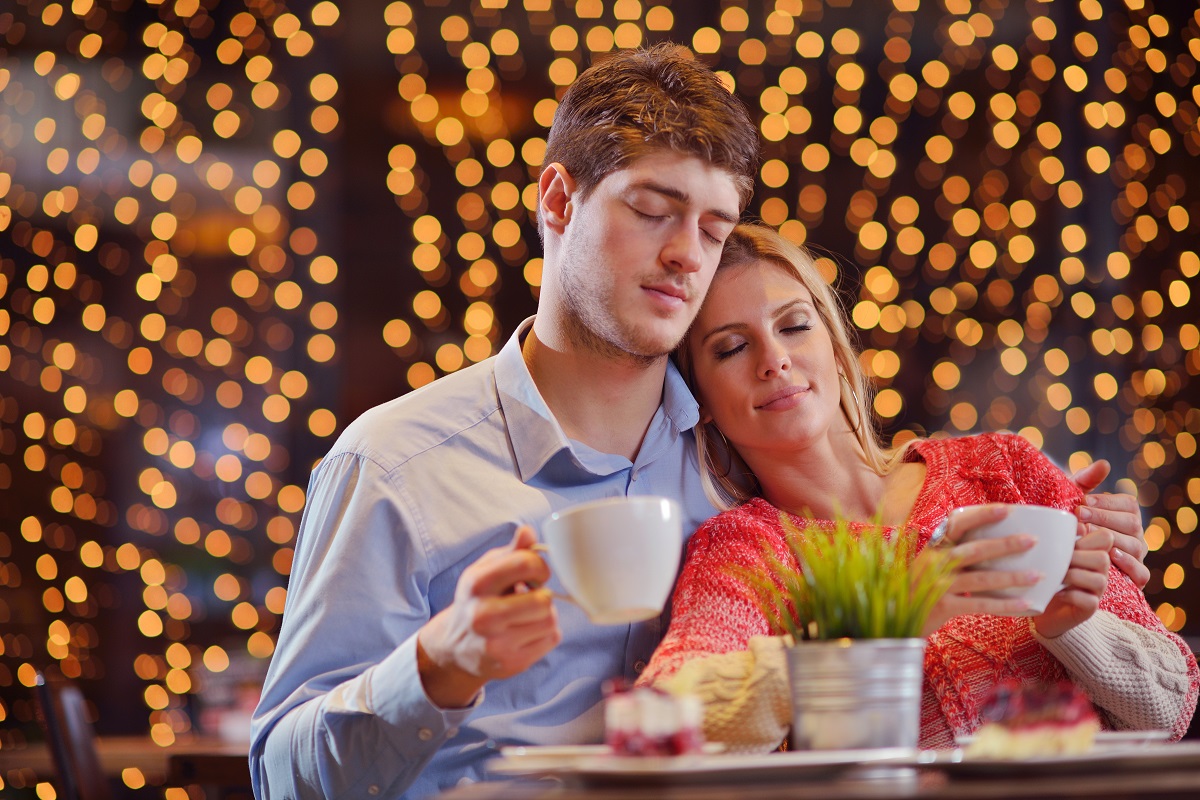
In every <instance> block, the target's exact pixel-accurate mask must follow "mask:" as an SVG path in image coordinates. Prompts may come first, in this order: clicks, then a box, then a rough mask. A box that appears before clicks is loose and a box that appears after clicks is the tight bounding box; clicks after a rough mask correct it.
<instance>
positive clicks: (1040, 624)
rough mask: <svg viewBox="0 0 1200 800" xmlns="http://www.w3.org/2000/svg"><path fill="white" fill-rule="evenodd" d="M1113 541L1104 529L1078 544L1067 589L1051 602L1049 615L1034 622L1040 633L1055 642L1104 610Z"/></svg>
mask: <svg viewBox="0 0 1200 800" xmlns="http://www.w3.org/2000/svg"><path fill="white" fill-rule="evenodd" d="M1112 540H1113V535H1112V532H1111V531H1108V530H1104V529H1100V530H1097V531H1094V532H1092V533H1089V534H1088V535H1087V536H1084V537H1083V538H1082V539H1077V540H1076V541H1075V551H1074V552H1073V553H1072V554H1071V566H1069V567H1068V568H1067V575H1066V577H1065V578H1063V584H1064V586H1063V588H1062V589H1060V590H1059V592H1058V594H1056V595H1054V597H1053V598H1051V599H1050V602H1049V604H1047V605H1046V611H1045V612H1044V613H1042V614H1039V615H1037V616H1036V617H1034V618H1033V624H1034V626H1035V627H1036V628H1037V632H1038V633H1040V634H1041V635H1042V636H1045V637H1046V638H1048V639H1053V638H1054V637H1055V636H1060V635H1062V634H1063V633H1065V632H1066V631H1068V630H1070V629H1071V628H1074V627H1075V626H1076V625H1078V624H1079V623H1081V622H1083V621H1084V620H1086V619H1088V618H1089V617H1091V616H1092V615H1093V614H1095V613H1096V609H1098V608H1100V597H1101V596H1102V595H1103V594H1104V590H1105V589H1106V588H1108V567H1109V563H1110V562H1109V560H1108V553H1109V551H1110V550H1112V546H1113V543H1112Z"/></svg>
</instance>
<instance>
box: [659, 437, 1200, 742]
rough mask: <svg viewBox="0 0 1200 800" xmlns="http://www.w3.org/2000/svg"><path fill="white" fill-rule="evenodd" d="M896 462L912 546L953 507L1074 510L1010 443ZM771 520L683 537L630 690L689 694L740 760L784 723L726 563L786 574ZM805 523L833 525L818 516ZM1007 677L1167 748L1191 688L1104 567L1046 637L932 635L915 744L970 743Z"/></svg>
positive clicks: (1176, 660)
mask: <svg viewBox="0 0 1200 800" xmlns="http://www.w3.org/2000/svg"><path fill="white" fill-rule="evenodd" d="M907 460H909V461H918V460H919V461H924V462H925V465H926V476H925V482H924V484H923V486H922V487H921V490H920V492H919V493H918V496H917V500H916V503H915V505H914V506H913V510H912V513H911V514H910V516H909V519H908V523H907V526H908V527H909V528H910V529H911V530H913V531H914V532H915V534H916V535H917V537H918V544H919V547H924V546H925V544H926V543H927V542H928V541H929V537H930V536H931V535H932V533H933V531H934V529H935V528H936V527H937V525H938V524H939V523H940V522H941V521H942V520H943V519H945V518H946V515H947V514H948V513H949V512H950V510H951V509H954V508H957V507H959V506H966V505H973V504H976V503H990V502H1002V503H1024V504H1030V505H1044V506H1052V507H1054V508H1060V509H1063V510H1065V511H1070V512H1072V513H1074V511H1075V509H1076V508H1077V507H1078V505H1079V504H1080V503H1081V502H1082V494H1081V493H1080V491H1079V489H1078V488H1077V487H1076V486H1075V484H1074V483H1072V482H1071V480H1070V479H1069V478H1068V477H1067V476H1066V475H1064V474H1063V472H1062V471H1061V470H1060V469H1059V468H1058V467H1056V466H1055V465H1054V464H1053V463H1052V462H1050V460H1049V459H1047V458H1046V457H1045V456H1044V455H1043V454H1042V453H1041V452H1040V451H1039V450H1038V449H1037V448H1036V447H1034V446H1033V445H1032V444H1030V443H1029V442H1028V441H1027V440H1025V439H1024V438H1022V437H1020V436H1016V435H1013V434H981V435H978V436H968V437H962V438H955V439H931V440H927V441H924V442H921V443H919V444H918V445H916V446H915V447H913V448H912V449H911V450H910V451H909V452H908V455H907ZM779 514H780V512H779V510H778V509H776V508H775V507H774V506H772V505H771V504H769V503H767V502H766V501H765V500H761V499H756V500H751V501H750V502H748V503H746V504H744V505H742V506H741V507H739V508H736V509H734V510H732V511H727V512H725V513H723V514H720V515H718V516H716V517H714V518H713V519H711V520H709V521H708V522H706V523H705V524H704V525H703V526H702V527H701V528H700V530H699V531H697V532H696V535H695V536H693V537H692V540H691V543H690V544H689V547H688V557H687V562H686V564H685V565H684V569H683V572H682V574H681V575H680V579H679V583H678V584H677V586H676V589H675V597H674V601H673V606H672V621H671V627H670V630H669V631H668V632H667V636H666V638H665V639H664V640H663V642H662V644H661V645H660V646H659V648H658V650H657V651H656V652H655V655H654V658H653V659H652V660H651V662H650V665H649V666H648V667H647V669H646V671H645V674H644V675H643V676H642V678H641V680H640V681H639V682H640V683H644V684H658V685H664V686H667V687H669V688H673V689H676V690H680V689H683V690H687V691H694V692H696V693H698V694H700V695H701V697H702V698H704V700H705V702H706V709H707V710H706V720H705V732H706V734H707V735H708V736H709V737H710V738H712V739H713V740H715V741H724V742H727V743H729V744H730V745H731V746H733V747H735V748H736V749H741V750H768V749H771V748H772V747H774V746H777V745H778V744H779V742H780V741H781V740H782V738H783V735H784V734H785V733H786V730H787V725H788V723H789V722H790V703H785V702H784V700H786V698H787V695H788V689H787V679H786V672H785V670H786V666H785V664H784V657H783V646H784V644H783V642H782V641H781V639H780V637H778V636H777V635H776V634H778V633H779V631H772V630H771V629H770V625H769V623H768V621H767V619H766V617H765V616H764V615H763V614H762V612H761V611H760V610H759V608H758V606H757V604H756V603H755V602H754V600H753V595H752V593H751V592H750V590H749V589H748V588H747V587H745V586H744V585H742V583H741V582H740V581H739V580H738V579H737V578H736V577H734V576H733V575H732V574H730V571H729V567H730V566H731V565H735V564H736V565H740V566H743V567H748V568H751V569H757V570H761V571H764V572H765V571H767V565H766V559H765V557H764V548H769V549H770V550H771V551H772V552H773V553H774V555H775V557H776V558H779V559H781V560H782V561H783V563H785V564H791V565H793V566H796V567H797V568H798V565H796V562H795V558H794V556H792V554H791V551H790V549H789V548H788V546H787V542H786V534H785V533H784V530H783V526H782V524H781V523H780V519H779ZM796 522H797V523H798V524H800V525H801V526H803V525H804V524H808V521H806V520H800V519H796ZM815 524H817V525H819V526H822V527H827V528H830V529H832V527H833V522H832V521H829V520H817V521H815ZM852 527H855V528H857V529H858V530H861V529H862V528H863V527H865V526H863V525H861V524H860V525H856V526H852ZM1008 678H1013V679H1016V680H1019V681H1023V682H1054V681H1059V680H1064V679H1071V680H1073V681H1074V682H1075V683H1076V684H1077V685H1079V686H1080V687H1081V688H1082V689H1083V690H1084V691H1086V692H1087V693H1088V695H1089V697H1090V698H1091V699H1092V701H1093V703H1094V704H1095V705H1096V706H1097V707H1098V710H1100V712H1101V716H1102V718H1103V721H1104V723H1105V725H1106V726H1107V727H1110V728H1137V729H1165V730H1170V731H1171V734H1172V737H1173V738H1175V739H1178V738H1180V737H1181V736H1182V735H1183V734H1184V732H1186V730H1187V728H1188V724H1189V722H1190V720H1191V718H1192V713H1193V712H1194V711H1195V708H1196V698H1197V692H1198V690H1200V670H1198V669H1197V666H1196V659H1195V657H1194V656H1193V655H1192V653H1191V651H1190V650H1189V649H1188V647H1187V645H1186V644H1185V643H1184V642H1183V640H1182V639H1181V638H1180V637H1178V636H1177V635H1175V634H1174V633H1171V632H1170V631H1168V630H1167V629H1166V628H1165V627H1164V626H1163V624H1162V623H1161V622H1160V621H1159V619H1158V617H1156V616H1155V615H1154V612H1153V611H1151V609H1150V606H1149V605H1148V604H1147V602H1146V598H1145V596H1144V595H1143V594H1142V592H1141V591H1140V590H1139V589H1138V588H1137V587H1136V586H1134V585H1133V583H1132V582H1131V581H1130V580H1129V578H1128V577H1127V576H1126V575H1125V574H1124V573H1122V572H1121V571H1120V570H1118V569H1116V568H1111V569H1110V570H1109V577H1108V588H1107V590H1106V591H1105V593H1104V596H1103V597H1102V598H1101V600H1100V611H1098V612H1097V613H1096V614H1095V615H1093V617H1092V618H1091V619H1089V620H1088V621H1087V622H1086V623H1084V624H1082V625H1079V626H1077V627H1076V628H1074V629H1072V630H1070V631H1068V632H1066V633H1064V634H1063V635H1062V636H1059V637H1056V638H1055V639H1045V638H1044V637H1041V636H1038V635H1037V634H1036V631H1034V630H1033V626H1032V624H1031V622H1030V620H1029V619H1027V618H1025V617H995V616H990V615H964V616H958V617H954V618H952V619H950V620H949V621H947V622H946V624H945V625H943V626H942V627H941V628H939V629H938V630H937V631H935V632H934V633H933V634H932V635H931V636H930V637H929V641H928V646H927V648H926V653H925V686H924V697H923V700H922V708H921V738H920V743H921V746H922V747H950V746H953V744H954V737H955V736H959V735H964V734H970V733H973V732H974V731H975V730H976V729H977V728H978V727H979V724H980V722H979V714H980V710H981V705H982V703H983V701H984V699H985V697H986V695H987V692H988V690H989V689H990V687H992V686H994V685H995V684H996V683H998V682H1000V681H1002V680H1005V679H1008ZM781 693H782V694H781ZM781 698H783V700H781Z"/></svg>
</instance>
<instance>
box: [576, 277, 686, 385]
mask: <svg viewBox="0 0 1200 800" xmlns="http://www.w3.org/2000/svg"><path fill="white" fill-rule="evenodd" d="M558 280H559V291H560V292H561V296H562V300H563V308H564V311H565V314H564V320H563V323H564V324H563V327H564V331H565V333H566V335H567V338H568V339H569V340H570V341H571V343H572V344H573V345H575V346H576V347H578V348H580V349H582V350H587V351H589V352H592V353H595V354H596V355H598V356H601V357H602V358H606V359H614V360H621V361H626V362H629V363H631V364H632V365H633V366H635V367H641V368H647V367H651V366H653V365H655V364H657V363H658V362H659V361H661V360H662V359H663V358H665V357H666V356H668V355H670V354H671V352H672V351H673V350H674V349H675V347H676V346H677V345H678V344H679V342H678V341H676V342H673V343H672V344H671V345H670V346H668V347H666V349H663V345H662V344H660V343H656V342H649V341H646V340H645V339H644V338H643V337H642V336H640V335H639V332H638V331H637V330H636V329H635V328H634V327H633V326H630V327H628V328H622V326H621V323H620V322H619V321H618V320H617V319H616V317H615V315H613V314H609V313H606V308H608V307H609V306H610V305H611V302H612V301H611V298H610V297H608V296H600V294H599V292H598V291H597V289H596V288H595V287H591V286H586V285H583V284H581V283H580V282H579V281H577V280H574V278H573V276H572V275H571V274H570V273H569V271H567V270H564V271H562V272H560V273H559V279H558ZM680 338H681V339H682V335H681V336H680Z"/></svg>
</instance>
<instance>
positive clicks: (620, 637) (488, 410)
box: [250, 321, 714, 800]
mask: <svg viewBox="0 0 1200 800" xmlns="http://www.w3.org/2000/svg"><path fill="white" fill-rule="evenodd" d="M529 326H530V322H529V321H526V322H525V323H524V324H523V325H522V326H521V328H520V329H519V330H518V331H517V333H516V334H514V335H513V337H512V338H511V339H510V340H509V341H508V342H507V344H505V346H504V348H503V349H502V350H501V351H500V353H499V354H498V355H497V356H496V357H495V358H493V359H489V360H487V361H484V362H481V363H479V364H476V365H474V366H471V367H469V368H467V369H464V370H462V371H460V372H457V373H454V374H453V375H449V376H447V377H445V378H442V379H441V380H438V381H436V382H434V383H432V384H430V385H429V386H426V387H424V388H422V389H420V390H417V391H414V392H411V393H409V394H407V395H405V396H404V397H401V398H398V399H396V400H393V401H392V402H390V403H385V404H384V405H381V406H378V407H376V408H373V409H371V410H370V411H368V412H367V413H365V414H363V415H362V416H361V417H360V418H359V419H357V420H355V421H354V422H353V423H352V424H351V425H350V426H349V427H348V428H347V429H346V431H345V432H344V433H343V434H342V436H341V437H340V438H339V439H338V441H337V442H336V444H334V446H333V449H332V450H331V451H330V452H329V454H328V455H327V456H326V457H325V458H324V459H323V460H322V461H321V463H320V464H319V465H318V466H317V468H316V469H315V470H314V472H313V475H312V479H311V481H310V482H309V488H308V504H307V506H306V507H305V510H304V518H303V520H302V521H301V524H300V533H299V537H298V540H297V547H296V556H295V561H294V562H293V565H292V574H291V581H290V585H289V587H288V597H287V610H286V612H285V613H284V617H283V627H282V630H281V631H280V635H279V642H278V646H277V649H276V651H275V655H274V658H273V659H272V661H271V667H270V670H269V671H268V673H267V678H266V683H265V685H264V687H263V696H262V701H261V702H260V704H259V706H258V709H257V711H256V712H255V716H254V726H253V739H252V744H251V748H250V771H251V775H252V776H253V781H254V789H255V795H256V796H257V797H258V798H260V800H266V798H289V799H290V800H301V799H302V798H318V797H320V798H342V797H356V798H361V797H384V798H389V797H390V798H394V797H406V798H416V797H427V796H429V795H433V794H436V793H437V792H439V791H441V790H444V789H446V788H449V787H452V786H454V785H456V784H457V783H459V782H460V781H462V780H463V779H469V780H481V779H485V778H486V777H487V766H486V762H487V761H488V759H489V758H490V757H492V756H493V755H495V754H496V752H497V750H498V749H499V748H500V747H502V746H505V745H510V744H535V745H547V744H582V743H592V742H599V741H602V740H603V733H604V732H603V727H604V720H603V706H602V703H601V700H602V698H601V683H602V682H603V681H604V680H606V679H609V678H624V679H625V680H627V681H633V680H634V679H635V678H636V677H637V673H638V672H640V671H641V669H642V668H643V667H644V665H645V663H646V662H647V661H648V660H649V659H650V655H651V653H652V652H653V651H654V648H655V646H656V645H657V644H658V642H659V640H660V639H661V638H662V635H663V633H664V632H665V631H666V627H667V619H666V614H664V616H663V618H661V619H655V620H651V621H649V622H643V623H638V624H634V625H623V626H597V625H593V624H592V623H591V622H589V621H588V619H587V617H586V616H585V615H584V614H583V612H582V611H580V610H579V609H578V608H576V607H575V606H574V605H572V604H569V603H558V604H557V610H558V614H559V624H560V627H561V629H562V634H563V639H562V643H561V644H559V645H558V646H557V647H556V648H554V649H553V650H552V651H551V652H550V653H549V654H548V655H547V656H546V657H545V658H543V659H542V660H540V661H538V662H537V663H536V664H534V665H533V666H532V667H531V668H529V669H528V670H526V671H525V672H523V673H522V674H520V675H517V676H515V677H512V678H509V679H506V680H500V681H492V682H490V683H489V684H488V685H487V686H486V687H485V689H484V691H483V693H482V695H481V696H480V697H479V698H478V699H477V700H476V703H475V705H474V706H473V707H471V708H469V709H461V710H443V709H440V708H438V707H437V706H435V705H434V704H433V703H432V702H431V701H430V700H429V698H428V697H427V696H426V694H425V691H424V689H423V687H422V685H421V680H420V677H419V676H418V674H417V659H416V633H417V630H418V629H419V628H420V627H421V626H422V625H423V624H424V623H425V622H426V621H427V620H429V618H430V617H431V616H432V615H434V614H436V613H437V612H439V611H441V610H442V609H443V608H446V607H447V606H448V605H449V604H450V602H451V600H452V599H453V596H454V587H455V585H456V584H457V582H458V578H459V576H460V575H461V574H462V572H463V570H464V569H465V568H466V567H467V566H468V565H470V564H471V563H472V562H474V561H475V560H476V559H478V558H479V557H480V556H481V555H482V554H483V553H484V551H486V550H488V549H490V548H493V547H498V546H501V545H504V544H507V543H508V542H509V541H510V540H511V539H512V537H513V534H514V532H515V530H516V528H517V526H519V525H522V524H530V525H533V526H534V527H535V528H536V526H537V525H538V523H539V522H540V521H541V520H543V519H544V518H545V517H546V516H547V515H548V514H550V513H551V512H552V511H555V510H557V509H560V508H563V507H565V506H567V505H570V504H573V503H578V502H581V501H585V500H594V499H598V498H603V497H616V496H621V495H638V494H653V495H664V496H667V497H672V498H674V499H676V500H678V501H680V504H681V506H682V507H683V509H684V530H685V537H686V536H690V535H691V532H692V531H694V530H695V529H696V527H697V526H698V525H699V524H700V522H702V521H703V520H705V519H707V518H708V517H709V516H711V515H712V514H713V513H714V509H713V507H712V505H711V504H710V503H709V502H708V500H707V499H706V498H705V496H704V492H703V490H702V488H701V485H700V478H699V470H698V467H697V464H696V453H695V441H694V439H693V437H692V433H691V429H692V427H693V426H694V425H695V424H696V421H697V419H698V410H697V406H696V401H695V400H694V399H693V397H692V395H691V393H690V392H689V391H688V389H687V386H686V385H685V384H684V382H683V379H682V378H681V377H680V376H679V373H678V372H676V370H675V368H674V366H673V365H672V366H669V367H668V372H667V378H666V381H665V383H664V386H663V397H662V404H661V406H660V407H659V409H658V411H657V412H656V413H655V415H654V419H653V421H652V422H651V423H650V427H649V429H648V430H647V432H646V436H645V439H644V441H643V442H642V446H641V449H640V450H639V451H638V455H637V459H636V460H635V461H634V462H632V463H631V462H630V461H629V460H628V459H627V458H624V457H622V456H616V455H610V454H605V453H600V452H598V451H596V450H593V449H591V448H589V447H587V446H586V445H583V444H580V443H579V442H575V441H571V440H568V439H567V438H566V436H565V435H564V434H563V431H562V428H561V427H560V426H559V425H558V423H557V422H556V421H555V419H554V417H553V416H552V415H551V413H550V409H549V408H548V407H547V406H546V404H545V402H544V401H543V400H542V397H541V395H540V394H539V393H538V390H537V387H536V386H535V385H534V383H533V379H532V378H531V377H530V374H529V370H528V369H527V367H526V365H525V362H524V359H523V358H522V356H521V338H522V335H523V333H524V331H526V330H527V329H528V328H529ZM550 586H551V588H554V589H556V590H557V591H562V587H561V585H559V584H558V583H557V581H556V580H552V581H551V583H550Z"/></svg>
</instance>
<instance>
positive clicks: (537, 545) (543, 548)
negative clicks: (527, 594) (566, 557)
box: [527, 542, 582, 608]
mask: <svg viewBox="0 0 1200 800" xmlns="http://www.w3.org/2000/svg"><path fill="white" fill-rule="evenodd" d="M529 549H530V550H532V551H533V552H535V553H549V552H550V546H549V545H547V544H545V543H544V542H534V543H533V544H531V545H530V546H529ZM527 586H529V588H530V589H540V588H541V587H540V586H535V585H533V584H527ZM550 596H551V597H553V598H554V599H555V600H566V601H567V602H568V603H574V604H575V605H577V606H578V605H579V601H577V600H576V599H575V598H574V597H571V595H569V594H563V593H562V592H553V591H552V592H550ZM580 608H582V606H580Z"/></svg>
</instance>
